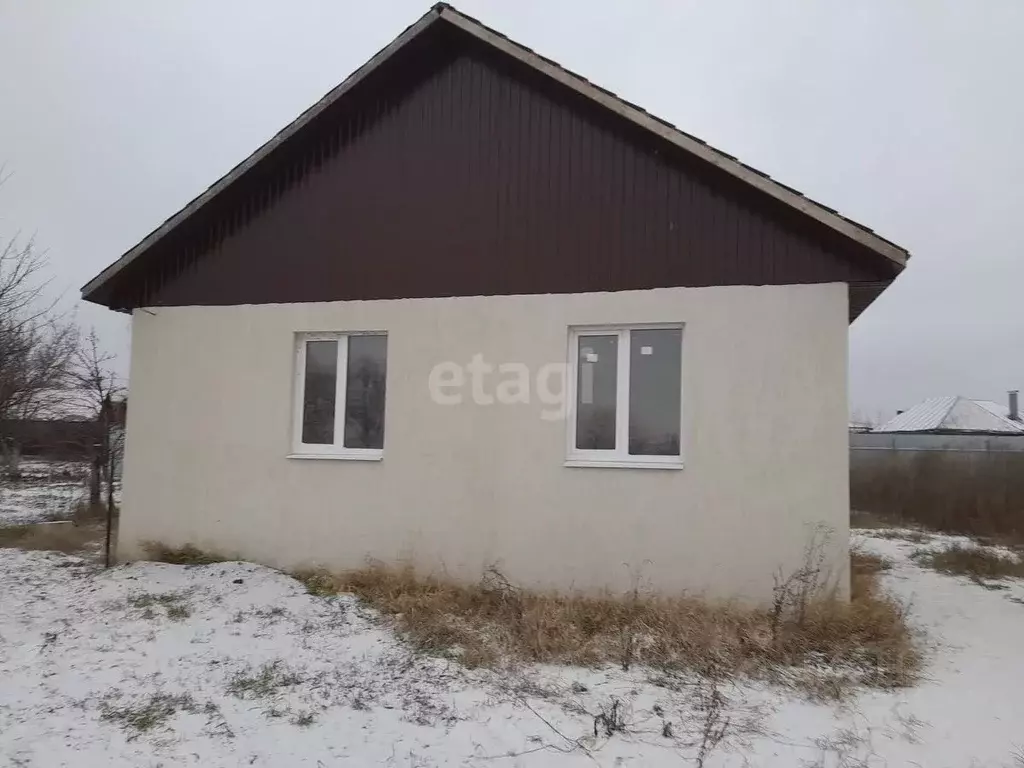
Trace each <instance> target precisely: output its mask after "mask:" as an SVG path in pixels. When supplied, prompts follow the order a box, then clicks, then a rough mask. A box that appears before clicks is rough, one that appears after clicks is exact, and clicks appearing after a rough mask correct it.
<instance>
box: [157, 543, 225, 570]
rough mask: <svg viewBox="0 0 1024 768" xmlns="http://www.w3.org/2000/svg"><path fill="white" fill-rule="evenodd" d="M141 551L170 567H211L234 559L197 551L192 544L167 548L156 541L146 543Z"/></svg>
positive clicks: (200, 550) (201, 550)
mask: <svg viewBox="0 0 1024 768" xmlns="http://www.w3.org/2000/svg"><path fill="white" fill-rule="evenodd" d="M142 549H143V551H145V553H146V556H147V557H148V558H149V559H150V560H154V561H156V562H158V563H170V564H172V565H211V564H213V563H223V562H226V561H228V560H234V559H236V558H232V557H226V556H224V555H220V554H218V553H215V552H208V551H206V550H203V549H199V547H196V546H195V545H193V544H185V545H184V546H181V547H169V546H167V545H166V544H161V543H160V542H158V541H147V542H145V543H144V544H143V545H142Z"/></svg>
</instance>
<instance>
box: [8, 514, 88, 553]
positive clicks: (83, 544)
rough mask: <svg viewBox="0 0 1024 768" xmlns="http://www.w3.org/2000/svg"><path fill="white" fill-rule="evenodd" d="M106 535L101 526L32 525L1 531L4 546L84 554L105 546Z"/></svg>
mask: <svg viewBox="0 0 1024 768" xmlns="http://www.w3.org/2000/svg"><path fill="white" fill-rule="evenodd" d="M103 535H104V526H103V525H100V524H91V525H76V524H74V523H70V522H61V523H32V524H29V525H15V526H11V527H9V528H0V547H16V548H18V549H36V550H48V551H54V552H63V553H65V554H69V555H70V554H82V553H83V552H88V551H90V550H93V549H95V547H96V546H98V545H101V544H102V542H103Z"/></svg>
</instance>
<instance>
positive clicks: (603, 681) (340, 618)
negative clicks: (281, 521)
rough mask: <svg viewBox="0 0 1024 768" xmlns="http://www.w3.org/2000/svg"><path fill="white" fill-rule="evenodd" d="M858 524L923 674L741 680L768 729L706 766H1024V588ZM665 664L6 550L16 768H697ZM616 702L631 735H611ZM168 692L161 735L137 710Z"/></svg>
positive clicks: (287, 581) (733, 713) (159, 572)
mask: <svg viewBox="0 0 1024 768" xmlns="http://www.w3.org/2000/svg"><path fill="white" fill-rule="evenodd" d="M856 538H857V539H859V540H860V542H861V544H862V545H863V546H865V547H867V548H869V549H871V550H874V551H878V552H879V553H881V554H885V555H886V556H888V557H890V558H892V559H893V560H894V561H896V565H895V567H894V568H893V570H892V571H891V572H890V573H889V574H887V575H886V576H885V584H886V586H887V587H888V588H889V589H891V590H892V591H893V592H895V593H896V594H897V595H898V596H900V597H901V598H905V599H909V600H911V601H912V615H913V617H914V620H915V621H916V622H917V623H918V624H919V625H920V626H921V627H922V628H924V629H925V630H926V631H927V632H928V633H929V637H930V641H931V642H932V643H934V644H935V645H936V646H937V649H936V650H935V651H934V653H932V654H931V656H930V657H929V662H928V666H927V667H926V670H925V675H926V677H927V679H926V680H925V681H924V682H922V683H921V684H920V685H919V686H918V687H916V688H913V689H910V690H905V691H898V692H893V693H883V692H875V691H863V692H861V693H860V694H859V695H857V696H855V697H854V698H852V699H850V700H848V701H846V702H845V703H844V704H843V705H842V706H840V707H835V706H829V705H824V704H813V703H810V702H808V701H805V700H802V699H800V698H798V697H796V696H795V694H792V693H787V692H786V691H783V690H781V689H777V688H771V687H767V686H764V685H752V684H750V685H747V684H744V685H740V686H727V687H726V688H724V689H723V693H724V695H725V696H726V697H727V700H728V703H727V706H726V712H725V715H726V716H728V717H729V718H730V723H731V725H730V728H732V729H733V730H735V726H736V724H738V723H741V722H750V721H752V720H754V719H756V718H757V716H758V715H760V717H761V719H760V723H759V725H760V729H761V731H762V733H761V735H745V736H742V738H741V737H740V735H739V734H733V735H727V736H726V739H725V743H723V744H722V745H721V746H719V747H718V748H717V749H716V750H715V751H714V752H713V753H712V755H711V757H710V758H709V759H708V760H707V762H706V765H709V766H712V765H714V766H741V765H751V766H780V767H781V766H786V767H787V768H788V767H790V766H801V765H808V766H813V765H823V766H853V765H857V766H860V765H868V766H901V765H923V766H928V767H929V768H941V767H942V766H950V767H951V768H953V767H955V768H965V767H966V766H972V765H973V766H1014V765H1021V763H1018V762H1015V757H1014V754H1015V751H1018V750H1021V749H1022V748H1024V728H1022V727H1021V726H1022V723H1024V685H1022V683H1024V653H1022V650H1021V648H1022V646H1021V642H1022V638H1024V585H1022V584H1021V583H1019V582H1016V583H1011V582H1007V585H1008V586H1007V588H1006V589H1003V590H988V589H985V588H983V587H981V586H978V585H976V584H972V583H970V582H969V581H967V580H964V579H958V578H953V577H948V576H942V575H939V574H936V573H933V572H930V571H925V570H921V569H920V568H918V567H917V566H916V565H914V564H913V563H912V562H910V561H909V559H908V556H909V554H910V553H911V552H912V551H913V550H914V549H915V548H916V546H918V545H916V544H912V543H909V542H906V541H900V540H882V539H878V538H872V537H869V536H866V535H859V536H857V537H856ZM1018 601H1022V602H1018ZM172 616H173V617H175V618H172ZM649 677H650V674H649V673H645V672H644V671H642V670H636V671H631V672H622V671H621V670H618V669H615V668H609V669H604V670H599V671H594V670H583V669H575V668H553V667H543V668H535V669H532V670H528V671H527V672H524V673H522V674H517V675H514V676H509V675H506V676H502V675H498V674H494V673H487V672H466V671H464V670H462V669H461V668H460V667H459V666H458V665H457V664H455V663H453V662H449V661H445V660H443V659H434V658H426V657H423V656H417V655H414V654H411V653H410V652H409V651H408V650H407V649H406V648H405V647H404V646H403V645H402V644H401V643H400V642H399V641H398V640H396V639H395V637H394V635H393V634H392V633H391V632H390V631H389V630H387V629H386V628H385V627H383V626H382V625H380V624H379V623H378V622H376V621H375V619H374V616H373V614H372V613H371V612H369V611H367V610H365V609H363V608H362V607H360V606H359V604H358V603H357V602H356V601H355V600H354V599H352V598H350V597H347V596H342V597H338V598H331V599H323V598H316V597H312V596H310V595H307V594H306V593H305V591H304V589H303V588H302V587H301V585H299V584H298V583H297V582H295V581H294V580H292V579H291V578H290V577H288V576H285V575H283V574H280V573H278V572H276V571H273V570H270V569H268V568H263V567H261V566H256V565H251V564H246V563H223V564H218V565H212V566H201V567H180V566H170V565H159V564H151V563H139V564H134V565H129V566H123V567H119V568H115V569H113V570H111V571H108V572H103V571H100V570H96V569H95V567H94V566H93V565H91V564H89V563H86V562H85V561H82V560H78V559H76V558H69V557H65V556H61V555H56V554H49V553H38V552H21V551H19V550H10V549H0V765H8V764H9V765H18V766H20V765H25V766H61V765H69V766H70V765H74V766H156V765H196V766H198V765H202V766H235V765H255V766H261V765H262V766H285V765H286V766H299V765H308V766H321V765H322V766H335V765H340V766H343V765H351V766H363V765H392V766H440V765H450V766H454V765H470V766H477V765H478V766H484V765H487V766H584V765H589V766H593V765H595V764H597V765H602V766H620V765H622V766H625V765H634V766H654V767H655V768H657V767H658V766H680V765H687V764H691V765H692V764H694V763H693V762H692V759H693V758H695V757H696V754H697V750H696V748H695V747H693V746H692V745H691V746H688V745H687V742H688V741H689V740H690V737H691V736H692V735H693V734H692V733H691V732H690V729H692V728H694V727H696V726H697V725H698V724H699V721H700V719H701V717H702V714H701V712H699V711H696V710H695V709H694V707H695V700H696V698H697V695H696V691H697V690H698V687H700V686H697V685H696V684H694V685H693V686H684V687H683V689H682V690H681V691H678V692H673V691H672V690H669V689H667V688H664V687H659V686H657V685H654V684H652V683H650V682H649V681H648V679H649ZM702 688H706V686H703V687H702ZM154 696H157V698H156V699H154V698H153V697H154ZM161 697H162V698H161ZM615 698H618V699H619V700H620V701H621V702H622V704H621V708H620V713H621V719H622V720H623V721H624V726H625V732H616V733H614V734H612V735H611V736H610V737H609V736H607V735H605V732H604V729H603V728H602V729H600V735H599V736H598V737H597V738H595V737H594V725H595V720H594V716H595V715H597V714H599V713H600V712H601V711H602V710H604V711H605V712H606V713H608V714H610V705H611V702H612V701H613V699H615ZM168 702H170V703H171V704H172V705H173V706H171V707H169V709H168V712H167V713H166V714H167V717H166V719H164V720H163V721H162V722H159V718H157V720H158V722H156V724H154V725H153V727H151V728H150V729H149V730H146V731H139V730H137V729H134V728H132V727H131V726H130V725H127V724H126V723H125V722H124V718H125V717H127V716H128V715H129V714H130V713H133V712H134V713H136V714H138V713H140V712H143V711H144V708H143V706H142V705H145V704H147V703H149V704H156V705H160V704H165V705H166V704H167V703H168ZM158 709H159V706H157V707H151V708H150V710H151V712H156V711H158ZM171 710H174V711H173V712H171ZM666 720H667V721H670V722H671V723H672V726H671V738H666V736H665V735H663V733H664V732H663V728H664V723H665V721H666ZM1021 754H1022V755H1024V753H1021ZM858 761H859V762H858Z"/></svg>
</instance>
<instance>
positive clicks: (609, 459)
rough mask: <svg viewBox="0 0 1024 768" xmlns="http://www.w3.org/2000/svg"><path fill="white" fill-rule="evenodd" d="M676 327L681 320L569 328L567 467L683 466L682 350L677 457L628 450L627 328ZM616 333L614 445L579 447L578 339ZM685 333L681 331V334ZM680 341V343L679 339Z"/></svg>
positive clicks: (664, 328) (677, 328)
mask: <svg viewBox="0 0 1024 768" xmlns="http://www.w3.org/2000/svg"><path fill="white" fill-rule="evenodd" d="M646 330H677V331H684V325H683V323H646V324H622V325H586V326H573V327H571V328H570V329H569V370H568V376H567V377H566V397H567V398H568V409H567V412H566V413H567V422H568V441H569V442H568V453H567V456H566V461H565V465H566V466H567V467H629V468H633V469H682V467H683V453H684V450H685V449H684V445H683V442H684V441H683V424H684V418H683V406H684V405H685V401H684V399H683V373H684V369H685V367H686V362H685V359H684V355H683V352H684V351H685V346H684V348H683V349H681V350H680V354H679V362H680V370H679V455H678V456H634V455H632V454H630V453H629V360H630V340H631V333H630V332H631V331H646ZM612 335H617V336H618V343H617V345H616V346H617V355H618V360H617V368H616V397H615V448H614V449H600V450H582V449H579V448H577V447H576V391H577V387H578V382H577V377H578V376H579V350H580V344H579V342H580V339H581V338H583V337H586V336H612ZM682 336H685V332H684V333H683V334H682ZM680 344H683V340H682V338H681V340H680Z"/></svg>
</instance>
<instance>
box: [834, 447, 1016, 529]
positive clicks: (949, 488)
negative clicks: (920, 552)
mask: <svg viewBox="0 0 1024 768" xmlns="http://www.w3.org/2000/svg"><path fill="white" fill-rule="evenodd" d="M861 453H863V454H864V455H862V456H859V457H858V460H857V461H855V462H853V463H852V464H851V466H850V503H851V505H852V506H853V508H854V509H857V510H866V511H867V512H869V513H874V517H875V519H876V520H880V521H883V522H887V523H890V524H895V525H899V526H908V525H911V524H917V525H922V526H924V527H926V528H928V529H931V530H937V531H947V532H949V533H962V534H966V535H969V536H974V537H1000V538H1001V539H1002V540H1003V541H1006V542H1011V541H1015V542H1016V543H1017V544H1020V545H1024V453H1022V452H1015V451H987V452H984V451H978V452H959V451H865V452H861ZM856 515H857V517H856V518H855V520H854V522H853V523H852V524H854V525H856V526H857V527H871V526H869V525H864V524H863V523H862V522H861V519H864V518H865V512H863V511H861V512H858V513H856Z"/></svg>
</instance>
